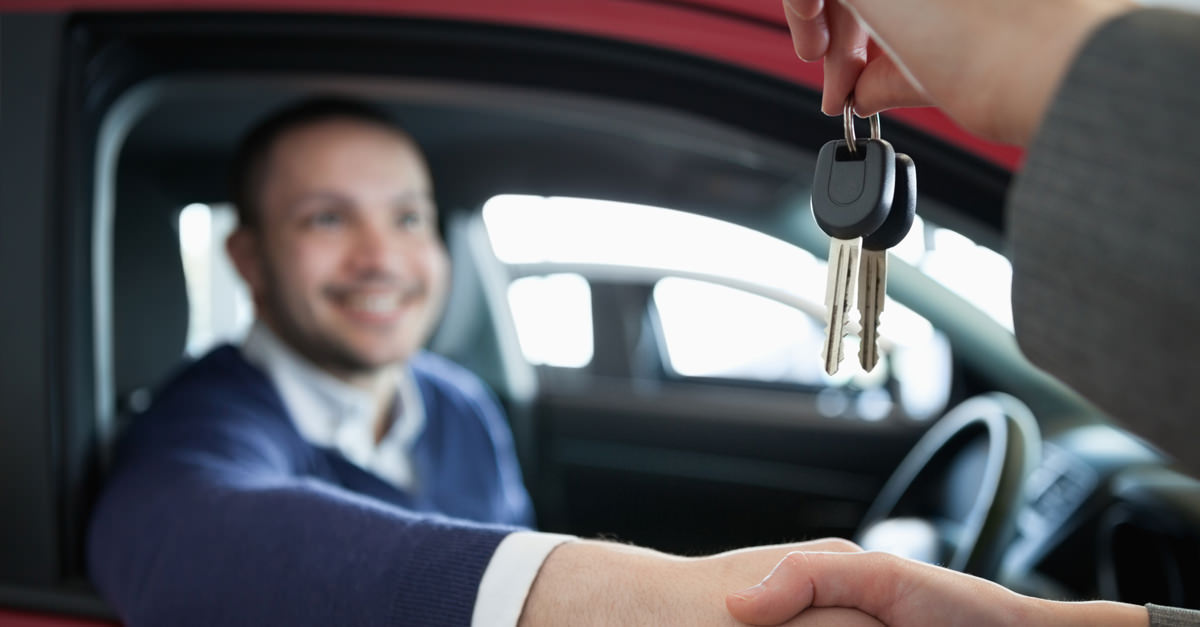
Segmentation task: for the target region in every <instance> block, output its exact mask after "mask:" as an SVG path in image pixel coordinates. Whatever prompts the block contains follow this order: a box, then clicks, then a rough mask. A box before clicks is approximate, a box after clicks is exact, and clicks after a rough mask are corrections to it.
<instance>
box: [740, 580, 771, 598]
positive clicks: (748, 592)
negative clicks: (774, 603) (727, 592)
mask: <svg viewBox="0 0 1200 627" xmlns="http://www.w3.org/2000/svg"><path fill="white" fill-rule="evenodd" d="M763 590H766V587H765V586H763V585H762V584H761V583H757V584H754V585H753V586H750V587H749V588H746V589H745V590H740V591H738V592H734V593H733V596H735V597H738V598H739V599H742V600H743V601H753V600H754V598H755V597H757V596H758V595H760V594H762V592H763Z"/></svg>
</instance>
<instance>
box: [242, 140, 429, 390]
mask: <svg viewBox="0 0 1200 627" xmlns="http://www.w3.org/2000/svg"><path fill="white" fill-rule="evenodd" d="M259 209H260V213H259V216H258V217H259V227H258V231H257V232H256V233H245V234H244V235H248V236H249V238H248V239H249V240H250V242H249V243H247V244H245V245H246V246H249V247H251V248H252V249H253V250H252V252H251V253H250V254H248V255H246V256H247V257H248V260H247V261H245V262H239V264H238V265H239V268H241V269H242V273H243V275H245V276H246V279H247V280H248V282H249V283H250V284H251V290H252V291H253V293H254V299H255V306H256V307H257V308H258V314H259V316H260V317H261V318H262V319H263V320H264V321H265V322H266V323H267V324H268V325H270V327H271V328H272V330H274V331H275V333H276V334H278V335H279V336H280V337H281V338H282V339H283V340H284V341H285V342H287V344H288V345H290V346H291V347H292V348H293V349H294V350H296V351H297V352H299V353H300V354H302V355H304V356H305V357H307V358H308V359H310V360H312V361H313V362H314V363H315V364H317V365H318V366H320V367H322V368H324V369H326V370H329V371H330V372H331V373H333V374H335V375H337V376H343V377H353V376H356V375H362V374H368V373H370V372H371V371H374V370H377V369H379V368H381V367H385V366H388V365H392V364H395V363H398V362H402V361H404V360H406V359H408V358H409V357H410V356H411V355H412V354H413V352H414V351H416V350H417V349H418V348H420V346H421V345H422V344H423V343H424V341H425V340H426V339H427V337H428V335H429V333H430V332H431V331H432V329H433V327H434V325H435V324H436V322H437V319H438V316H439V315H440V313H441V307H442V303H443V300H444V297H445V292H446V283H447V274H448V265H449V262H448V260H447V257H446V253H445V250H444V249H443V247H442V244H441V240H440V239H439V237H438V233H437V219H436V218H437V216H436V209H435V207H434V204H433V199H432V189H431V183H430V178H429V173H428V170H427V168H426V166H425V162H424V160H423V158H422V157H421V155H420V154H419V153H418V151H417V150H416V148H415V147H414V145H413V144H412V143H411V140H409V139H408V138H406V137H403V136H401V135H398V134H397V133H395V132H393V131H391V130H389V129H387V128H385V127H383V126H378V125H374V124H371V123H369V122H362V121H356V120H350V119H334V120H328V121H322V122H316V123H313V124H310V125H307V126H303V127H299V128H297V129H293V130H291V131H289V132H287V133H286V134H284V135H283V136H281V137H280V138H279V139H278V140H277V141H276V142H275V144H274V146H272V148H271V150H270V153H269V155H268V160H267V164H266V168H265V173H264V177H263V183H262V185H261V187H260V189H259ZM235 248H236V246H235V245H233V244H232V242H231V247H230V249H231V251H234V249H235ZM234 254H235V256H237V254H238V253H236V252H235V253H234Z"/></svg>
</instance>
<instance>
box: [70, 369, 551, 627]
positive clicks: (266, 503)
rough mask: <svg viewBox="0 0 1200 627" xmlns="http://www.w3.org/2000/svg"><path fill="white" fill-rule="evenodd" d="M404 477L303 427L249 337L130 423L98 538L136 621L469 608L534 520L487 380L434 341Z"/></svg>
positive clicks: (124, 613)
mask: <svg viewBox="0 0 1200 627" xmlns="http://www.w3.org/2000/svg"><path fill="white" fill-rule="evenodd" d="M410 365H411V367H412V371H413V373H414V375H415V379H416V382H417V386H418V389H419V390H420V392H421V397H422V400H423V402H424V404H425V411H426V414H427V420H426V425H425V430H424V432H423V433H422V434H421V435H420V436H419V437H418V439H417V441H416V443H415V445H414V450H413V465H414V468H415V470H416V472H417V476H418V478H419V483H420V488H419V489H418V490H416V491H415V493H406V492H403V491H401V490H399V489H397V488H395V487H393V486H392V485H391V484H389V483H387V482H385V481H383V480H381V479H379V478H377V477H375V476H374V475H372V474H371V473H369V472H367V471H365V470H362V469H360V468H358V467H357V466H355V465H353V464H351V463H350V462H348V461H347V460H346V459H345V458H343V457H342V456H341V455H340V454H339V453H337V452H336V451H333V450H331V449H327V448H322V447H317V446H314V445H312V444H309V443H308V442H307V441H305V440H304V439H303V438H302V437H301V436H300V433H299V432H298V431H297V430H296V428H295V427H294V425H293V423H292V421H291V418H290V417H289V415H288V412H287V410H286V409H285V407H284V404H283V400H282V399H281V398H280V396H279V394H278V393H277V392H276V390H275V388H274V387H273V386H272V384H271V383H270V381H269V379H268V378H267V377H266V375H265V374H263V373H262V372H261V371H259V370H258V369H256V368H255V367H253V366H251V365H250V364H248V363H247V362H246V361H245V360H244V359H243V358H242V355H241V353H240V352H239V351H238V349H236V348H234V347H232V346H224V347H221V348H218V349H216V350H214V351H213V352H211V353H209V354H208V355H207V356H205V357H204V358H202V359H200V360H199V361H197V362H195V363H194V364H192V365H190V366H188V367H186V368H185V369H184V370H183V371H182V372H181V373H179V374H178V375H177V376H175V377H174V379H173V380H172V381H171V382H170V383H168V384H167V385H166V386H165V387H164V388H163V390H162V391H161V392H160V394H159V395H158V398H157V399H156V400H155V403H154V404H153V406H152V407H151V408H150V409H149V410H148V411H147V412H146V413H145V414H144V415H142V416H140V417H139V418H138V419H137V420H136V421H135V422H134V424H133V425H132V426H131V427H130V429H129V431H128V433H127V434H125V436H124V437H123V438H122V440H121V443H120V445H119V446H118V449H117V455H116V461H115V464H114V467H113V472H112V474H111V476H110V478H109V480H108V482H107V484H106V486H105V489H104V491H103V493H102V494H101V497H100V500H99V502H98V504H97V506H96V509H95V512H94V514H93V517H92V521H91V528H90V530H89V537H88V561H89V565H88V566H89V570H90V572H91V575H92V579H93V581H94V582H95V583H96V585H97V587H98V588H99V589H100V591H101V593H102V594H103V595H104V596H105V598H107V599H108V600H109V601H110V602H111V603H112V605H113V606H114V607H115V608H116V610H117V612H118V613H119V614H120V615H121V617H122V619H123V620H124V621H126V623H128V624H129V625H133V626H137V625H180V626H186V625H203V626H215V625H255V626H261V625H467V624H469V623H470V620H471V613H472V610H473V606H474V602H475V593H476V590H477V588H478V586H479V580H480V578H481V577H482V575H483V571H484V569H485V568H486V567H487V564H488V561H489V560H490V559H491V556H492V553H493V551H494V550H495V548H496V545H497V544H499V542H500V540H502V539H503V538H504V536H505V535H507V534H508V533H509V532H511V531H512V529H513V527H514V526H525V525H528V524H529V523H530V522H531V519H532V512H531V508H530V502H529V497H528V495H527V494H526V492H525V489H524V487H523V486H522V484H521V480H520V472H519V469H518V467H517V462H516V458H515V455H514V453H513V447H512V439H511V435H510V433H509V431H508V426H507V423H506V422H505V420H504V418H503V416H502V414H501V412H500V409H499V407H498V406H497V404H496V403H495V401H494V400H493V399H492V397H491V396H490V394H489V393H488V391H487V390H486V389H485V388H484V386H483V384H482V383H481V382H480V381H479V380H478V379H476V378H475V377H474V376H473V375H471V374H469V373H467V372H466V371H465V370H463V369H462V368H460V367H458V366H455V365H454V364H452V363H450V362H448V361H446V360H444V359H441V358H439V357H436V356H434V355H431V354H427V353H423V354H420V355H418V356H417V357H415V358H414V359H413V360H412V361H411V362H410Z"/></svg>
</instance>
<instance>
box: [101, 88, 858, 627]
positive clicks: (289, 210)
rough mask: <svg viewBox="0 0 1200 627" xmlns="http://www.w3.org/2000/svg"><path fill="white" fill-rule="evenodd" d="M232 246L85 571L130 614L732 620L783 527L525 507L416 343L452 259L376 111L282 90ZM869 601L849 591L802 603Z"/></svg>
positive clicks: (126, 450)
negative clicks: (241, 335)
mask: <svg viewBox="0 0 1200 627" xmlns="http://www.w3.org/2000/svg"><path fill="white" fill-rule="evenodd" d="M234 166H235V167H234V176H233V190H232V194H233V197H234V201H235V203H236V204H237V208H238V216H239V222H240V224H239V227H238V229H237V230H236V231H235V232H234V233H233V234H232V235H231V236H230V238H229V240H228V251H229V254H230V256H231V257H232V258H233V260H234V263H235V265H236V266H237V269H238V271H239V272H240V273H241V275H242V276H243V277H244V278H245V280H246V282H247V283H248V284H249V286H250V289H251V292H252V294H253V297H254V304H255V313H256V316H257V320H256V322H255V325H254V327H253V328H252V330H251V331H250V333H249V335H248V336H247V338H246V339H245V341H244V342H243V343H242V345H241V346H229V345H227V346H221V347H218V348H216V349H214V350H213V351H212V352H210V353H209V354H208V355H206V356H204V357H203V358H201V359H200V360H198V361H197V362H195V363H193V364H190V365H188V366H187V367H185V368H184V369H183V370H181V371H180V372H179V373H178V374H176V375H175V376H174V378H172V379H171V380H170V381H169V382H168V383H167V384H166V385H165V386H164V387H163V388H162V390H161V391H160V392H159V393H158V395H157V397H156V399H155V401H154V403H153V404H152V406H151V407H150V408H149V409H148V410H147V411H146V413H145V414H143V415H142V416H139V417H138V418H137V419H136V420H135V421H134V423H133V425H132V426H131V427H130V429H129V431H128V433H126V434H125V435H124V436H123V437H122V439H121V442H120V445H119V447H118V449H117V452H116V461H115V464H114V467H113V471H112V474H111V476H110V478H109V480H108V482H107V485H106V486H105V489H104V491H103V493H102V495H101V498H100V501H99V503H98V504H97V506H96V509H95V512H94V514H93V518H92V524H91V528H90V532H89V541H88V557H89V565H88V566H89V570H90V572H91V575H92V579H93V581H94V582H95V583H96V585H97V587H98V588H99V589H100V591H101V592H102V594H103V595H104V596H105V597H106V598H107V599H108V600H109V601H110V602H111V603H112V604H113V605H114V607H115V608H116V609H117V611H118V613H119V614H120V615H121V618H122V619H123V620H124V621H125V622H126V623H127V624H129V625H134V626H136V625H206V626H211V625H255V626H262V625H289V626H296V625H376V624H378V625H410V624H417V625H467V624H472V625H506V626H511V625H516V624H518V622H519V623H520V624H521V625H534V626H536V625H559V624H568V623H569V624H574V625H629V624H654V625H664V624H678V625H695V624H730V623H731V620H732V619H730V618H729V616H728V615H727V614H726V612H725V608H724V606H723V598H724V593H725V592H727V591H728V590H730V589H736V587H738V586H740V587H744V586H747V585H750V584H751V583H753V582H754V581H756V580H757V579H758V578H760V577H761V576H762V573H763V572H765V571H766V570H767V569H769V568H770V566H771V565H773V564H774V563H776V562H777V561H778V560H779V559H781V558H782V557H783V556H784V555H786V554H787V553H788V552H789V551H792V550H803V549H807V550H829V551H847V550H855V549H856V547H854V546H853V545H850V544H849V543H846V542H842V541H825V542H820V541H819V542H816V543H807V544H796V545H785V546H777V547H763V548H758V549H747V550H743V551H736V552H730V553H726V554H721V555H717V556H713V557H709V558H699V559H685V558H678V557H673V556H668V555H664V554H662V553H657V552H654V551H650V550H646V549H639V548H635V547H629V546H624V545H617V544H613V543H604V542H591V541H584V540H578V539H574V538H569V537H566V536H560V535H553V534H545V533H537V532H533V531H529V530H528V529H526V527H528V526H529V525H530V524H531V523H532V521H533V515H532V510H531V506H530V501H529V497H528V494H527V493H526V491H525V488H524V486H523V485H522V483H521V477H520V472H519V468H518V466H517V461H516V456H515V454H514V452H513V446H512V438H511V434H510V433H509V430H508V425H507V422H506V421H505V420H504V417H503V414H502V413H501V410H500V409H499V407H498V406H497V404H496V402H495V400H494V399H493V398H492V396H491V394H490V393H489V392H488V391H487V390H486V388H485V387H484V386H483V384H482V383H481V382H480V381H479V380H478V379H477V378H476V377H474V376H473V375H471V374H470V373H468V372H467V371H465V370H464V369H462V368H460V367H458V366H456V365H454V364H452V363H450V362H448V361H447V360H445V359H443V358H440V357H437V356H435V355H433V354H430V353H427V352H425V351H422V350H421V346H422V344H423V343H424V342H425V340H426V339H427V338H428V336H429V334H430V332H431V331H432V329H433V327H434V326H435V324H436V322H437V320H438V317H439V315H440V312H441V309H442V304H443V300H444V296H445V294H446V287H447V286H446V283H447V280H448V279H447V277H448V265H449V262H448V260H447V256H446V252H445V250H444V248H443V246H442V243H441V240H440V238H439V235H438V232H437V228H436V225H437V214H436V208H435V206H434V202H433V193H432V184H431V181H430V175H429V171H428V168H427V166H426V164H425V160H424V158H423V156H422V154H421V152H420V150H419V149H418V147H417V145H416V143H415V142H414V141H413V139H412V138H411V137H410V136H409V135H408V133H407V132H405V131H404V129H403V128H402V127H400V126H398V125H397V124H396V123H395V122H394V121H392V120H391V119H390V118H389V117H388V116H387V115H386V114H385V113H382V112H380V111H377V110H375V109H373V108H370V107H367V106H364V105H361V104H358V103H354V102H346V101H341V100H316V101H309V102H304V103H301V104H298V105H295V106H293V107H290V108H288V109H286V110H284V111H282V112H280V113H278V114H276V115H274V116H272V117H271V118H269V119H268V120H266V121H264V122H263V123H261V124H260V125H259V126H257V127H256V128H255V129H254V130H252V131H251V132H250V133H249V134H248V135H247V137H246V139H245V140H244V141H243V143H242V145H241V147H240V148H239V150H238V152H237V155H236V157H235V163H234ZM831 618H832V619H842V620H846V621H850V622H847V623H845V624H852V623H853V621H867V624H871V623H873V622H874V621H873V619H869V618H868V617H866V616H865V615H861V614H859V613H857V612H856V611H853V610H837V609H831V610H828V612H827V613H826V614H825V615H815V616H814V615H811V614H810V613H806V614H805V616H804V617H802V618H801V619H799V620H800V621H801V622H804V621H821V620H829V619H831Z"/></svg>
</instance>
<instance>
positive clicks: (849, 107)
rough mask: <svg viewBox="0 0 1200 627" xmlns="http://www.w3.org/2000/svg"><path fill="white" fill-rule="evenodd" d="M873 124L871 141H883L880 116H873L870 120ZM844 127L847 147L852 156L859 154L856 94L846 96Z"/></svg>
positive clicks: (843, 115)
mask: <svg viewBox="0 0 1200 627" xmlns="http://www.w3.org/2000/svg"><path fill="white" fill-rule="evenodd" d="M868 119H869V120H870V123H871V139H882V134H881V132H880V130H879V114H878V113H875V114H872V115H871V117H870V118H868ZM842 126H843V127H845V130H846V147H847V148H849V149H850V154H851V155H857V154H858V145H857V144H856V143H855V142H856V141H857V139H858V138H856V137H855V136H854V92H850V95H848V96H846V103H845V104H844V105H842Z"/></svg>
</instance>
